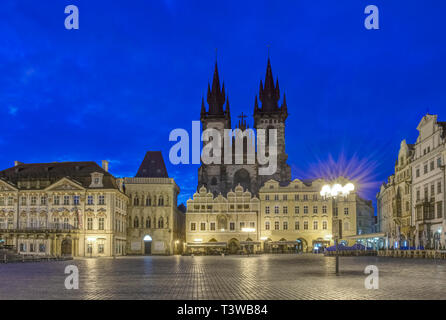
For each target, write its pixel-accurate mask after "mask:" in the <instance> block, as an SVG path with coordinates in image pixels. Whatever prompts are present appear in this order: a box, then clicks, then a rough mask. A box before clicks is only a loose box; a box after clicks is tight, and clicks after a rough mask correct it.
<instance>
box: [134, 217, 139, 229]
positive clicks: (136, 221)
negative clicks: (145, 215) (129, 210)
mask: <svg viewBox="0 0 446 320" xmlns="http://www.w3.org/2000/svg"><path fill="white" fill-rule="evenodd" d="M133 227H134V228H138V227H139V220H138V217H135V219H134V220H133Z"/></svg>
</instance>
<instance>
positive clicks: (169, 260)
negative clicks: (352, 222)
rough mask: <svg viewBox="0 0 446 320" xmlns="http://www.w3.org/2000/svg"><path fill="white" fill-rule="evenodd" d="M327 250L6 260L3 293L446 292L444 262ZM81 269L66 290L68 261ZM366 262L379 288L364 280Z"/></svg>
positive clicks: (388, 295) (442, 295)
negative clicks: (376, 275)
mask: <svg viewBox="0 0 446 320" xmlns="http://www.w3.org/2000/svg"><path fill="white" fill-rule="evenodd" d="M334 261H335V260H334V258H332V257H323V256H322V255H312V254H306V255H260V256H250V257H243V256H226V257H220V256H205V257H203V256H200V257H193V258H192V257H180V256H171V257H122V258H116V259H109V258H100V259H76V260H73V261H64V262H39V263H15V264H0V299H266V300H268V299H279V300H282V299H286V300H290V299H293V300H294V299H386V300H387V299H446V290H445V289H446V261H440V260H437V261H435V260H424V259H420V260H418V259H415V260H412V259H398V258H385V257H380V258H377V257H341V259H340V261H341V263H340V265H341V275H340V276H336V275H335V274H334ZM70 264H74V265H76V266H77V267H78V268H79V289H78V290H67V289H65V286H64V282H65V277H66V276H67V275H65V274H64V270H65V266H67V265H70ZM367 265H376V266H377V267H378V268H379V277H380V278H379V289H377V290H367V289H365V287H364V280H365V278H366V275H365V274H364V269H365V267H366V266H367Z"/></svg>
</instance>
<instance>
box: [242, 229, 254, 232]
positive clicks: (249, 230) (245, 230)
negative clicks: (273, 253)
mask: <svg viewBox="0 0 446 320" xmlns="http://www.w3.org/2000/svg"><path fill="white" fill-rule="evenodd" d="M255 231H256V229H254V228H242V232H255Z"/></svg>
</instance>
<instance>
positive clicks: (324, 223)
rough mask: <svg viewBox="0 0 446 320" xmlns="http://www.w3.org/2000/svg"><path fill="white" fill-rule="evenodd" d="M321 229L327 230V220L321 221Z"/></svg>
mask: <svg viewBox="0 0 446 320" xmlns="http://www.w3.org/2000/svg"><path fill="white" fill-rule="evenodd" d="M322 229H323V230H327V221H322Z"/></svg>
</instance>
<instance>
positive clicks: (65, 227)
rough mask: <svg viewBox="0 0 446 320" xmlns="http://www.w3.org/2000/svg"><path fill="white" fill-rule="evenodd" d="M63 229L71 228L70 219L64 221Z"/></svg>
mask: <svg viewBox="0 0 446 320" xmlns="http://www.w3.org/2000/svg"><path fill="white" fill-rule="evenodd" d="M63 228H64V229H69V228H70V220H69V219H68V218H64V219H63Z"/></svg>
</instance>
